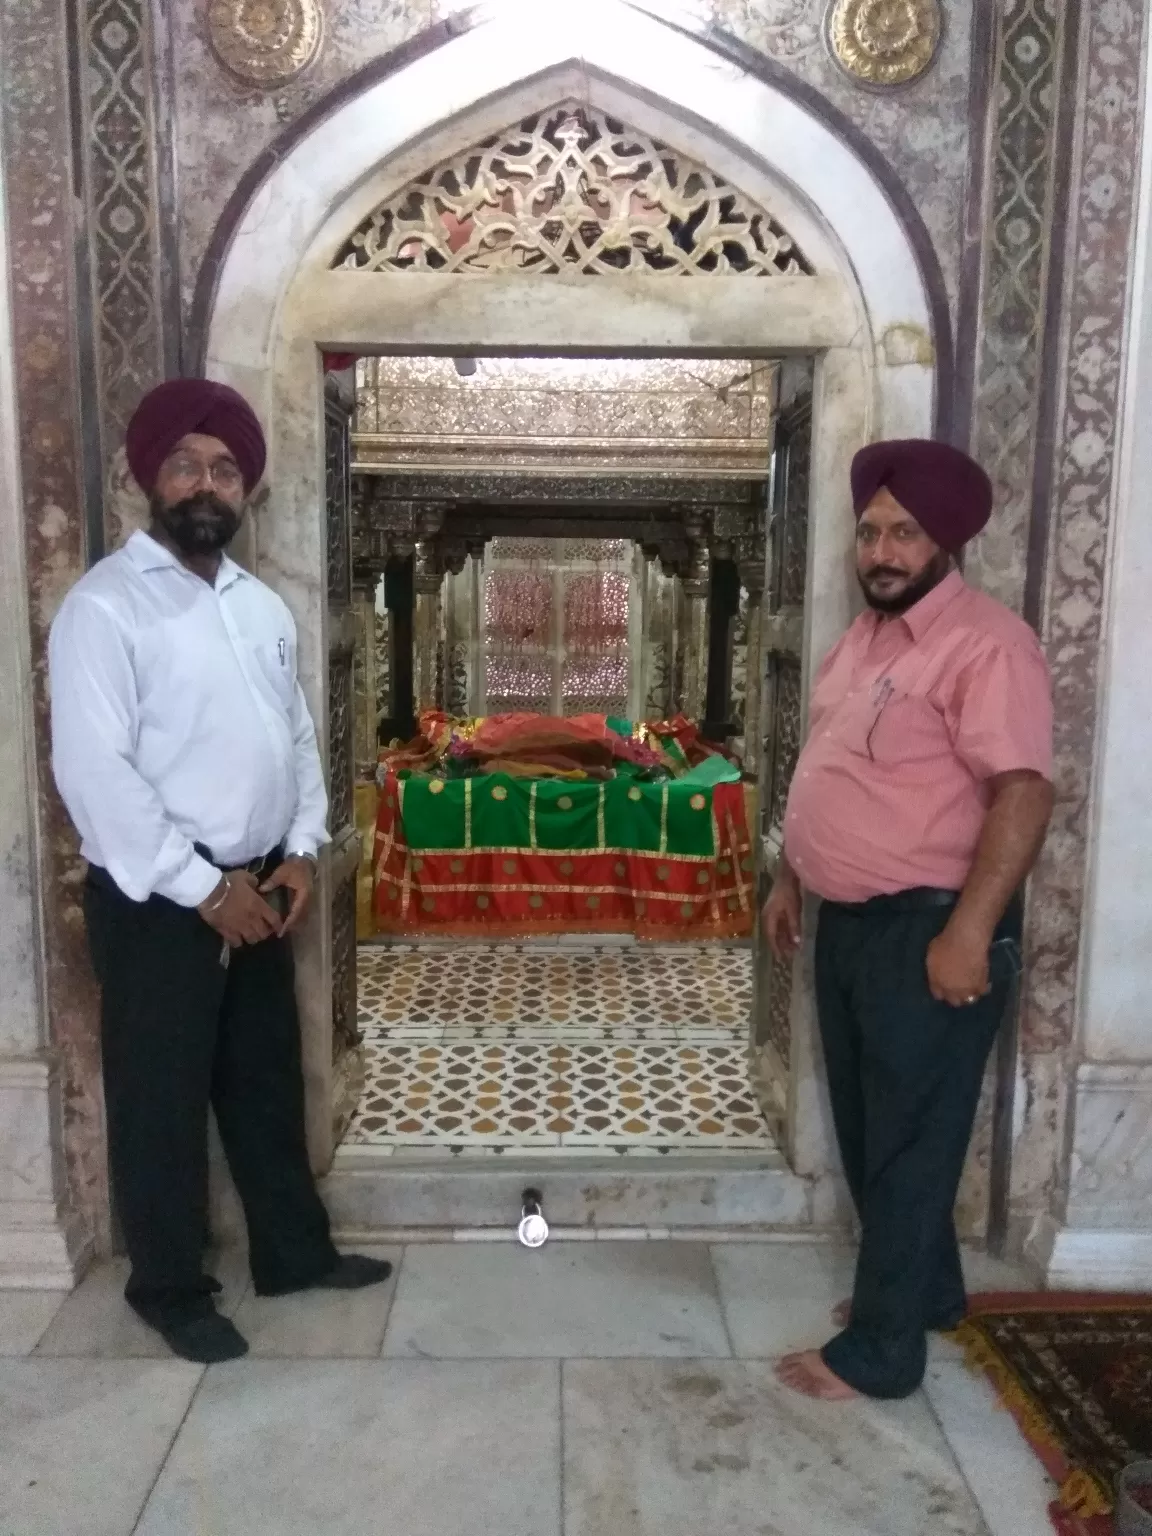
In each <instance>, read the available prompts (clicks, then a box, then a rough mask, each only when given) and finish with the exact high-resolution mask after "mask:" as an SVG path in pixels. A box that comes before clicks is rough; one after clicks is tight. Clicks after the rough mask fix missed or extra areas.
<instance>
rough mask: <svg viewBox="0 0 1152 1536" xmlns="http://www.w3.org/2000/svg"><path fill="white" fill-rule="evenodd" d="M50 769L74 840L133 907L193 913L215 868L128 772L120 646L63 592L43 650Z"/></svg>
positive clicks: (133, 728)
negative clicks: (93, 853) (151, 902)
mask: <svg viewBox="0 0 1152 1536" xmlns="http://www.w3.org/2000/svg"><path fill="white" fill-rule="evenodd" d="M48 669H49V683H50V689H51V696H52V697H51V703H52V770H53V775H54V777H55V779H56V787H57V788H58V789H59V791H60V797H61V799H62V800H63V801H64V804H65V806H66V807H67V810H68V814H69V815H70V816H71V818H72V821H73V823H74V824H75V826H76V829H77V831H78V832H79V833H80V835H81V837H83V838H84V839H85V841H86V842H87V843H88V844H89V845H90V846H92V847H95V848H98V849H99V850H100V856H101V859H102V860H103V864H104V867H105V868H106V869H107V871H108V873H109V874H110V875H111V876H112V878H113V880H115V882H116V884H117V885H118V886H119V887H120V889H121V890H122V891H123V892H124V894H125V895H126V896H128V897H130V898H131V900H133V901H146V900H147V899H148V897H149V896H152V895H159V896H166V897H168V899H169V900H170V901H174V902H176V903H177V905H179V906H182V907H196V906H199V905H200V903H201V902H202V901H205V900H206V899H207V898H208V897H209V896H210V895H211V893H212V891H213V890H215V888H216V886H217V885H218V884H219V882H220V871H219V870H218V869H217V868H215V866H214V865H212V864H210V863H209V862H208V860H207V859H203V858H201V857H200V855H199V854H198V853H197V852H196V850H195V848H194V847H193V845H192V843H191V841H190V840H189V839H188V838H187V837H186V836H185V835H184V834H183V833H182V832H180V831H179V830H178V829H177V828H176V827H175V826H173V824H172V822H171V821H170V820H169V819H168V816H167V815H166V813H165V810H164V806H163V804H162V802H161V800H160V797H159V796H158V795H157V793H156V791H155V790H154V789H153V788H152V786H151V785H150V784H149V783H147V781H146V780H145V779H143V778H142V777H141V776H140V774H139V773H138V772H137V770H136V768H135V766H134V763H133V754H134V749H135V743H136V733H137V729H138V717H137V697H136V680H135V677H134V674H133V670H132V658H131V656H130V654H129V648H128V644H127V642H126V640H125V637H124V635H123V633H122V632H121V630H120V627H119V626H118V624H117V623H116V620H115V619H114V617H113V616H112V614H111V613H110V612H109V611H108V610H107V609H106V608H105V607H104V606H103V604H102V603H100V602H99V601H98V600H96V599H95V598H92V597H89V596H87V595H85V594H75V593H74V594H73V595H72V596H70V597H69V598H66V599H65V602H64V605H63V607H62V608H61V610H60V612H59V614H58V615H57V616H56V620H55V623H54V624H53V625H52V632H51V636H50V639H49V645H48Z"/></svg>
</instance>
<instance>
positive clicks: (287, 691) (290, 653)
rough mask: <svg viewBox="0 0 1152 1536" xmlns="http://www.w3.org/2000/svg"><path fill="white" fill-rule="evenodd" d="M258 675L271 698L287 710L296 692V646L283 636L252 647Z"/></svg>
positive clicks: (287, 637) (286, 636)
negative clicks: (262, 679)
mask: <svg viewBox="0 0 1152 1536" xmlns="http://www.w3.org/2000/svg"><path fill="white" fill-rule="evenodd" d="M252 651H253V654H254V655H255V658H256V665H257V668H258V670H259V672H260V675H261V676H262V677H263V678H264V680H265V682H266V683H267V684H268V686H269V688H270V690H271V692H272V694H273V696H274V697H275V698H276V699H277V701H278V702H279V703H281V704H282V705H283V706H284V707H285V709H287V708H288V707H289V706H290V705H291V703H292V698H293V695H294V694H295V691H296V645H295V642H294V641H293V640H292V639H291V638H290V637H289V636H288V635H285V636H284V637H283V638H282V639H280V640H264V641H260V642H259V643H258V644H256V645H254V646H253V647H252Z"/></svg>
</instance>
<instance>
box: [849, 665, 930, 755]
mask: <svg viewBox="0 0 1152 1536" xmlns="http://www.w3.org/2000/svg"><path fill="white" fill-rule="evenodd" d="M840 736H841V740H842V741H843V742H844V745H845V746H846V747H847V748H848V749H849V751H851V752H854V753H856V754H857V755H858V756H861V757H866V758H867V759H868V760H869V762H873V763H879V764H882V765H887V766H889V767H893V766H896V765H900V766H902V767H903V766H911V765H913V764H915V763H921V762H931V761H933V760H934V759H937V758H939V757H940V756H941V754H947V753H950V752H951V750H952V748H951V741H950V739H949V735H948V727H947V724H946V722H945V719H944V715H943V714H942V712H941V711H940V710H939V709H937V707H936V706H935V705H934V704H933V703H932V701H931V700H930V699H929V698H927V697H925V695H924V694H921V693H915V692H908V691H907V690H904V689H901V688H899V687H898V686H894V685H893V684H892V683H890V682H888V681H887V680H885V681H884V682H882V683H879V684H876V685H874V686H873V687H871V688H866V689H861V690H860V692H859V693H858V694H856V695H855V696H854V697H852V698H850V699H849V700H847V701H846V704H845V707H844V709H843V711H842V714H841V730H840Z"/></svg>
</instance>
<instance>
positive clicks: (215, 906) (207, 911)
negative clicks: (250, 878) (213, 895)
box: [204, 875, 232, 917]
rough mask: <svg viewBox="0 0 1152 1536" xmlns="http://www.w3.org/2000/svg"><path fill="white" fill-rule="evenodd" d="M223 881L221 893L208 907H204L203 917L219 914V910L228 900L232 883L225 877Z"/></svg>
mask: <svg viewBox="0 0 1152 1536" xmlns="http://www.w3.org/2000/svg"><path fill="white" fill-rule="evenodd" d="M223 880H224V889H223V891H222V892H221V894H220V896H219V897H218V898H217V900H215V901H214V902H213V903H212V905H211V906H210V907H205V908H204V916H205V917H211V916H212V914H213V912H219V910H220V908H221V907H222V906H223V905H224V903H225V902H226V901H227V900H228V896H229V893H230V892H231V890H232V882H231V880H229V878H228V876H227V875H224V876H223Z"/></svg>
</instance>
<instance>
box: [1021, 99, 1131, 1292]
mask: <svg viewBox="0 0 1152 1536" xmlns="http://www.w3.org/2000/svg"><path fill="white" fill-rule="evenodd" d="M1145 111H1146V121H1147V120H1148V114H1150V113H1152V82H1149V86H1148V95H1147V101H1146V108H1145ZM1141 203H1142V206H1141V213H1140V220H1139V226H1138V233H1137V239H1136V250H1137V252H1138V253H1139V254H1138V257H1137V266H1136V270H1135V272H1134V274H1133V287H1132V309H1131V321H1130V325H1131V330H1130V334H1129V339H1128V352H1127V363H1126V369H1125V376H1124V379H1123V400H1124V412H1123V417H1122V429H1121V438H1120V444H1121V446H1120V461H1119V477H1118V479H1119V483H1118V494H1117V499H1116V506H1115V510H1114V513H1113V519H1114V521H1113V532H1112V548H1111V575H1110V585H1109V588H1108V608H1107V612H1106V617H1105V632H1104V637H1103V639H1104V645H1103V650H1104V657H1105V660H1104V678H1103V689H1102V695H1101V697H1102V703H1101V713H1102V721H1101V731H1100V738H1099V747H1098V753H1099V756H1098V760H1097V774H1096V783H1095V787H1094V796H1093V799H1094V816H1093V835H1092V844H1091V853H1090V872H1089V884H1088V891H1089V896H1088V900H1087V902H1086V910H1085V914H1084V927H1083V939H1082V944H1083V970H1082V973H1081V978H1082V979H1081V995H1080V1009H1079V1018H1078V1020H1077V1024H1078V1029H1077V1050H1076V1060H1075V1063H1074V1069H1073V1081H1072V1083H1071V1084H1070V1085H1065V1094H1066V1104H1067V1111H1066V1112H1067V1114H1068V1117H1069V1120H1070V1122H1071V1123H1070V1133H1069V1135H1068V1138H1067V1141H1068V1164H1067V1167H1066V1170H1065V1172H1064V1179H1063V1185H1064V1187H1063V1188H1058V1189H1057V1191H1056V1194H1055V1197H1054V1199H1053V1200H1052V1202H1051V1204H1050V1207H1049V1209H1048V1211H1047V1212H1046V1213H1045V1214H1044V1215H1043V1216H1042V1218H1041V1219H1040V1221H1039V1222H1038V1223H1037V1224H1036V1226H1035V1227H1034V1228H1033V1232H1032V1236H1031V1241H1030V1244H1029V1247H1030V1251H1031V1254H1032V1256H1033V1257H1034V1258H1036V1259H1037V1260H1038V1261H1039V1262H1040V1263H1041V1264H1042V1265H1043V1266H1044V1269H1045V1272H1046V1273H1047V1276H1048V1278H1049V1280H1050V1282H1051V1283H1053V1284H1056V1285H1063V1286H1076V1287H1080V1286H1083V1287H1084V1288H1086V1289H1096V1288H1100V1289H1114V1290H1142V1289H1145V1288H1146V1286H1147V1281H1148V1275H1149V1272H1150V1271H1152V1009H1150V1006H1149V993H1150V990H1152V988H1150V980H1152V975H1150V972H1152V958H1150V957H1152V786H1150V784H1149V778H1148V766H1147V765H1148V758H1149V753H1150V752H1152V677H1150V675H1149V670H1148V663H1147V656H1148V651H1149V647H1152V611H1150V609H1149V605H1148V590H1149V583H1150V582H1152V521H1150V520H1149V517H1148V493H1147V487H1148V485H1149V484H1150V483H1152V438H1150V437H1149V434H1148V432H1147V430H1146V426H1145V423H1144V417H1145V414H1146V410H1147V400H1148V397H1149V392H1150V391H1152V246H1150V242H1152V137H1150V136H1146V139H1145V145H1144V164H1143V174H1142V188H1141Z"/></svg>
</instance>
